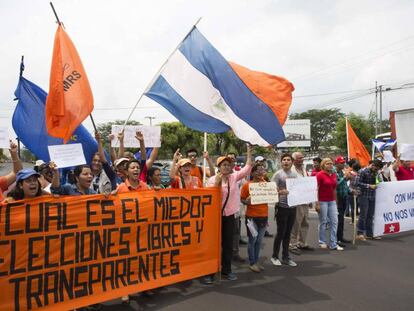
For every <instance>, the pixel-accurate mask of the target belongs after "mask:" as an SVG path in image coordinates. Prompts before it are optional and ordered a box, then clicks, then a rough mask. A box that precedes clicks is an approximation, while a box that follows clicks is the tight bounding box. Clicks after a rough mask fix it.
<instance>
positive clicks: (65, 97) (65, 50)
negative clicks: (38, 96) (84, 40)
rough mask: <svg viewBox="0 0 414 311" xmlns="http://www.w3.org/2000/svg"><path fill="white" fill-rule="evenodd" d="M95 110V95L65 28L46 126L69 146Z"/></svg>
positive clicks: (58, 45)
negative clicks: (79, 128)
mask: <svg viewBox="0 0 414 311" xmlns="http://www.w3.org/2000/svg"><path fill="white" fill-rule="evenodd" d="M92 110H93V95H92V90H91V87H90V85H89V81H88V78H87V76H86V73H85V70H84V68H83V65H82V62H81V59H80V57H79V55H78V52H77V51H76V48H75V46H74V45H73V42H72V40H71V39H70V38H69V36H68V35H67V34H66V32H65V30H64V29H63V27H62V25H59V26H58V29H57V31H56V35H55V43H54V47H53V58H52V68H51V72H50V82H49V95H48V96H47V100H46V127H47V131H48V133H49V135H51V136H53V137H56V138H62V139H63V140H64V142H65V143H66V142H67V141H68V140H69V139H70V137H71V135H72V134H73V132H74V131H75V130H76V129H77V127H78V126H79V125H80V124H81V123H82V121H83V120H85V118H86V117H88V115H90V114H91V112H92Z"/></svg>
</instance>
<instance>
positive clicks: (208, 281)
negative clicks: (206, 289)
mask: <svg viewBox="0 0 414 311" xmlns="http://www.w3.org/2000/svg"><path fill="white" fill-rule="evenodd" d="M203 283H204V284H213V283H214V278H213V277H212V276H211V275H208V276H206V277H204V279H203Z"/></svg>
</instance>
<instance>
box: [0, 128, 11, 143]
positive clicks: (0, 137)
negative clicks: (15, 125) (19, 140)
mask: <svg viewBox="0 0 414 311" xmlns="http://www.w3.org/2000/svg"><path fill="white" fill-rule="evenodd" d="M0 148H3V149H9V148H10V142H9V129H8V128H7V127H5V126H1V127H0Z"/></svg>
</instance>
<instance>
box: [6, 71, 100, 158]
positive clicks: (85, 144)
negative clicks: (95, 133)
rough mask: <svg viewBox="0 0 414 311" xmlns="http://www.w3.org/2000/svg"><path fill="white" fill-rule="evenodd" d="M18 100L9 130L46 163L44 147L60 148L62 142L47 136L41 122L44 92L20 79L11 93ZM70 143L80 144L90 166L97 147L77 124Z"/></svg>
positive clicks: (44, 101)
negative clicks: (54, 146)
mask: <svg viewBox="0 0 414 311" xmlns="http://www.w3.org/2000/svg"><path fill="white" fill-rule="evenodd" d="M14 94H15V96H16V98H17V100H18V103H17V105H16V109H15V110H14V113H13V119H12V124H13V129H14V131H15V132H16V134H17V136H18V137H19V139H20V141H21V142H22V143H23V144H24V145H25V146H26V147H27V149H29V150H30V152H32V153H33V154H34V155H35V156H36V157H37V158H39V159H41V160H43V161H45V162H49V161H50V157H49V150H48V146H51V145H62V144H63V139H60V138H54V137H52V136H49V135H48V134H47V130H46V123H45V103H46V96H47V93H46V92H45V91H44V90H42V89H41V88H40V87H38V86H37V85H36V84H34V83H32V82H30V81H29V80H27V79H25V78H23V77H22V76H20V78H19V84H18V86H17V89H16V91H15V93H14ZM68 143H69V144H70V143H81V144H82V148H83V153H84V154H85V158H86V161H87V162H88V163H90V162H91V161H92V157H93V155H94V154H95V152H97V151H98V144H97V142H96V140H95V139H94V138H93V137H92V136H91V134H90V133H89V132H88V131H87V129H86V128H85V127H84V126H83V125H80V126H79V127H78V128H77V130H76V131H75V132H74V133H73V135H72V137H71V139H70V140H69V142H68Z"/></svg>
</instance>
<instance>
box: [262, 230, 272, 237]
mask: <svg viewBox="0 0 414 311" xmlns="http://www.w3.org/2000/svg"><path fill="white" fill-rule="evenodd" d="M264 236H265V237H266V238H273V234H271V233H270V232H269V231H267V230H266V231H265V235H264Z"/></svg>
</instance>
